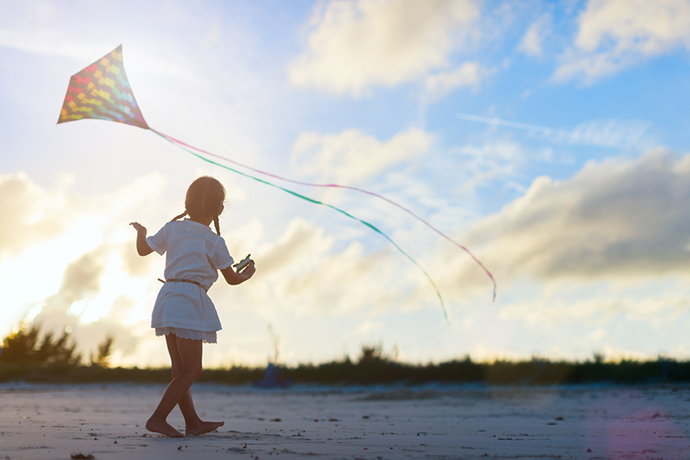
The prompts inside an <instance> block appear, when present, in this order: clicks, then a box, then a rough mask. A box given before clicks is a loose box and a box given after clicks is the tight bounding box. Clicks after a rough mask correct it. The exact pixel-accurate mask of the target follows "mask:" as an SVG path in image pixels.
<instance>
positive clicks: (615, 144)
mask: <svg viewBox="0 0 690 460" xmlns="http://www.w3.org/2000/svg"><path fill="white" fill-rule="evenodd" d="M456 117H457V118H459V119H461V120H467V121H474V122H477V123H484V124H487V125H493V126H501V127H506V128H513V129H519V130H522V131H529V132H531V133H534V134H535V135H538V136H541V137H543V138H544V139H546V140H548V141H549V142H557V143H561V144H582V145H594V146H600V147H611V148H616V149H626V150H638V151H640V150H646V149H649V148H651V147H653V146H655V145H658V142H657V140H656V137H655V135H654V133H653V132H652V130H651V127H652V125H651V124H650V123H648V122H644V121H639V120H617V119H613V120H589V121H586V122H583V123H580V124H579V125H577V126H575V127H574V128H572V129H556V128H550V127H548V126H539V125H533V124H528V123H521V122H515V121H509V120H502V119H500V118H490V117H483V116H479V115H471V114H466V113H459V114H457V115H456Z"/></svg>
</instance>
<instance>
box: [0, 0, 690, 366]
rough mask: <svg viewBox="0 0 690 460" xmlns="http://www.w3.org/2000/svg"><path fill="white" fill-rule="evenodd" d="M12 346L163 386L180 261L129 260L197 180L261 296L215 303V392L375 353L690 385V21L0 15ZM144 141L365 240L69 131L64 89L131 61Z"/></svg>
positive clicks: (173, 4) (255, 8)
mask: <svg viewBox="0 0 690 460" xmlns="http://www.w3.org/2000/svg"><path fill="white" fill-rule="evenodd" d="M0 11H2V14H0V215H2V216H3V224H2V225H0V293H1V295H2V310H3V314H2V315H0V335H1V336H2V337H4V336H6V335H7V334H9V333H10V332H11V331H13V330H17V328H18V327H20V326H21V325H22V324H24V325H29V324H33V323H36V324H39V325H41V327H42V328H43V330H44V331H48V330H52V331H55V332H57V333H60V332H62V331H65V330H66V331H69V332H71V334H72V337H73V338H74V340H75V341H76V342H77V343H78V345H79V349H80V351H81V352H82V353H83V354H84V356H85V357H88V356H89V354H90V353H92V352H93V351H94V350H95V349H96V347H97V346H98V344H99V343H101V342H102V341H103V340H104V338H105V337H106V336H107V335H108V334H111V335H113V336H114V337H115V342H114V345H113V346H114V349H115V351H114V354H113V356H112V358H111V363H112V364H113V365H118V366H140V367H142V366H164V365H166V364H168V357H167V352H166V350H165V344H164V340H163V339H162V338H160V337H156V336H155V334H154V332H153V330H152V329H151V328H150V316H151V310H152V307H153V303H154V301H155V297H156V294H157V292H158V290H159V289H160V283H159V282H158V281H157V278H159V277H161V276H162V273H163V269H164V264H165V259H164V257H160V256H158V255H156V254H152V255H150V256H147V257H144V258H142V257H139V256H138V255H137V254H136V251H135V246H134V241H135V232H134V231H133V230H132V228H131V227H129V226H128V224H129V223H130V222H132V221H138V222H140V223H142V224H143V225H144V226H146V227H147V228H148V229H149V234H153V233H155V232H156V231H157V230H158V229H159V228H160V227H162V226H163V225H164V224H165V223H166V222H167V221H169V220H170V219H172V218H173V217H174V216H176V215H177V214H179V213H180V212H182V211H183V210H184V194H185V192H186V189H187V187H188V185H189V184H190V183H191V182H192V180H194V179H195V178H196V177H199V176H202V175H211V176H214V177H216V178H218V179H219V180H220V181H221V182H222V183H223V184H224V186H225V187H226V189H227V191H228V196H227V200H226V209H225V211H224V212H223V215H222V216H221V219H220V223H221V232H222V236H223V237H224V238H225V240H226V242H227V244H228V248H229V250H230V253H231V254H232V255H233V257H235V259H237V260H239V259H241V258H243V257H244V256H245V255H247V254H249V253H251V255H252V258H253V259H254V260H255V261H256V267H257V273H256V275H255V276H254V278H253V279H251V280H250V281H249V282H247V283H245V284H242V285H240V286H228V285H226V284H224V283H221V282H218V283H216V284H215V285H214V286H213V287H212V288H211V289H210V291H209V294H210V296H211V298H212V299H213V301H214V303H215V305H216V308H217V310H218V313H219V316H220V319H221V322H222V324H223V329H222V330H221V331H220V332H219V333H218V343H217V344H213V345H206V346H205V348H204V363H205V365H206V366H209V367H228V366H232V365H239V364H242V365H264V364H265V363H266V362H267V361H268V360H269V359H273V358H274V357H275V356H274V343H273V342H272V336H271V333H270V330H272V331H273V332H274V333H275V337H277V340H278V342H277V350H278V353H279V354H278V361H279V362H281V363H284V364H290V365H294V364H297V363H320V362H325V361H330V360H337V359H342V358H343V357H345V356H350V357H351V358H353V359H356V358H357V356H358V355H359V351H360V349H361V347H362V345H377V344H380V345H381V346H382V348H383V351H384V353H386V354H387V355H389V356H391V357H394V358H396V359H399V360H402V361H406V362H413V363H427V362H440V361H446V360H451V359H464V357H465V356H468V355H469V356H470V357H471V358H472V359H473V360H477V361H492V360H495V359H530V358H534V357H538V358H548V359H559V360H560V359H565V360H586V359H591V357H592V356H593V354H595V353H599V354H601V355H603V356H604V358H605V359H609V360H618V359H623V358H630V359H656V358H657V357H659V356H663V357H668V358H676V359H689V358H690V337H689V336H688V333H687V331H688V330H690V283H689V282H690V213H688V210H687V203H688V202H689V200H688V198H690V155H688V153H689V148H690V119H689V118H688V117H687V107H688V102H690V84H689V83H688V78H687V75H688V73H689V71H690V59H689V58H690V54H689V52H688V51H689V50H690V1H687V0H563V1H560V2H550V1H536V0H534V1H532V0H506V1H495V2H494V1H492V2H481V1H475V0H438V1H436V0H426V1H423V2H421V1H416V0H331V1H301V0H297V1H291V2H283V1H269V0H266V1H260V2H257V1H249V0H247V1H240V0H234V1H201V0H200V1H195V2H183V1H172V0H171V1H147V2H135V1H119V2H115V1H99V2H94V1H26V2H14V1H9V0H0ZM119 45H122V46H123V57H124V66H125V69H126V72H127V76H128V78H129V82H130V84H131V86H132V89H133V92H134V95H135V96H136V98H137V102H138V103H139V106H140V107H141V109H142V113H143V115H144V117H145V119H146V121H147V122H148V124H149V125H150V126H151V127H153V128H155V129H157V130H159V131H161V132H163V133H166V134H169V135H171V136H174V137H175V138H177V139H181V140H183V141H185V142H187V143H189V144H192V145H194V146H197V147H199V148H202V149H205V150H207V151H210V152H213V153H215V154H218V155H222V156H225V157H227V158H230V159H233V160H235V161H239V162H242V163H244V164H247V165H249V166H251V167H253V168H256V169H261V170H265V171H269V172H271V173H273V174H277V175H280V176H284V177H288V178H291V179H293V180H297V181H302V182H315V183H338V184H346V185H350V186H353V187H358V188H362V189H366V190H369V191H371V192H375V193H379V194H382V195H384V196H385V197H387V198H388V199H391V200H394V201H396V202H397V203H400V204H401V205H403V206H406V207H408V208H410V209H411V210H412V211H413V212H415V213H416V214H418V215H419V216H420V217H422V218H423V219H425V220H427V221H428V222H429V223H431V224H432V225H433V226H435V227H436V228H438V229H439V230H440V231H442V232H444V233H445V234H447V235H449V236H450V237H451V238H452V239H454V240H455V241H457V242H458V243H460V244H462V245H464V246H466V247H468V248H469V249H470V250H471V251H472V253H473V254H474V255H475V256H476V257H477V258H478V259H479V260H481V261H482V263H483V264H484V265H485V266H486V267H487V268H488V269H489V270H490V271H491V272H492V273H493V275H494V277H495V279H496V282H497V286H498V288H497V297H496V300H495V301H492V285H491V281H490V279H489V278H488V277H487V276H486V274H485V273H484V272H483V271H482V269H481V268H480V267H479V266H478V265H477V264H476V263H475V262H474V261H473V260H472V259H471V258H470V257H469V256H468V255H467V254H466V253H465V252H463V251H462V250H460V249H459V248H458V247H456V246H454V245H453V244H451V243H450V242H448V241H447V240H445V239H443V238H441V237H440V236H439V235H438V234H436V233H434V232H433V231H432V230H431V229H429V228H428V227H426V226H425V225H423V224H422V223H421V222H420V221H418V220H416V219H414V218H413V217H412V216H410V215H409V214H407V213H405V212H403V211H401V210H400V209H398V208H396V207H394V206H391V205H389V204H387V203H386V202H384V201H382V200H377V199H375V198H373V197H370V196H367V195H363V194H360V193H356V192H353V191H348V190H332V189H317V188H309V187H303V186H297V185H292V184H285V183H278V181H275V182H276V183H277V184H278V185H282V186H286V187H287V188H289V189H291V190H294V191H296V192H298V193H301V194H304V195H306V196H309V197H311V198H314V199H317V200H321V201H324V202H326V203H328V204H331V205H333V206H337V207H339V208H342V209H344V210H346V211H347V212H349V213H351V214H353V215H355V216H357V217H358V218H360V219H363V220H366V221H368V222H371V223H372V224H373V225H375V226H376V227H378V228H379V229H381V230H382V231H383V232H385V233H386V234H387V235H389V236H390V237H391V238H392V239H393V240H394V241H395V242H396V243H397V244H398V245H399V246H400V247H401V248H403V249H404V250H405V251H406V252H407V253H408V254H410V256H412V257H413V258H414V259H415V260H417V261H418V262H419V264H420V265H421V266H422V267H423V268H424V269H425V270H426V271H427V272H428V273H429V275H430V277H431V278H432V279H433V280H434V282H435V283H436V285H437V286H438V288H439V290H440V292H441V294H442V296H443V299H444V301H445V306H446V310H447V314H448V321H446V320H445V318H444V314H443V310H442V308H441V305H440V303H439V300H438V298H437V297H436V294H435V293H434V290H433V288H432V286H431V284H430V283H429V282H428V280H427V279H426V278H425V277H424V274H423V273H422V272H421V271H420V270H419V268H417V267H416V266H415V265H414V264H413V263H412V262H411V261H410V260H409V259H407V258H405V257H404V256H403V255H402V254H401V253H399V252H398V251H397V250H396V249H395V248H394V247H393V246H392V245H391V244H390V243H389V242H388V241H387V240H386V239H385V238H383V237H382V236H381V235H379V234H377V233H375V232H373V231H371V229H369V228H367V227H366V226H364V225H362V224H361V223H359V222H356V221H354V220H351V219H348V218H347V217H345V216H343V215H342V214H339V213H337V212H335V211H333V210H332V209H330V208H327V207H323V206H316V205H314V204H311V203H308V202H306V201H303V200H299V199H297V198H295V197H294V196H292V195H290V194H288V193H284V192H282V191H280V190H278V189H275V188H271V187H268V186H266V185H262V184H260V183H258V182H256V181H253V180H251V179H247V178H245V177H242V176H240V175H237V174H234V173H233V172H231V171H227V170H224V169H222V168H219V167H217V166H213V165H210V164H208V163H205V162H203V161H201V160H199V159H198V158H195V157H193V156H192V155H190V154H189V153H186V152H185V151H183V150H181V149H178V148H176V147H175V146H174V145H172V144H170V143H168V142H166V141H165V140H164V139H162V138H160V137H158V136H156V135H155V134H154V133H153V132H151V131H147V130H144V129H140V128H137V127H133V126H127V125H122V124H116V123H112V122H106V121H101V120H81V121H77V122H71V123H66V124H60V125H57V124H56V122H57V119H58V116H59V112H60V108H61V106H62V102H63V99H64V96H65V93H66V90H67V83H68V82H69V77H70V76H71V75H73V74H75V73H77V72H78V71H80V70H81V69H83V68H84V67H86V66H87V65H89V64H90V63H92V62H94V61H96V60H97V59H99V58H100V57H101V56H104V55H105V54H107V53H109V52H110V51H112V50H113V49H115V48H116V47H117V46H119Z"/></svg>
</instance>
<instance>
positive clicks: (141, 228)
mask: <svg viewBox="0 0 690 460" xmlns="http://www.w3.org/2000/svg"><path fill="white" fill-rule="evenodd" d="M129 225H131V226H132V227H134V230H136V231H137V233H141V232H144V233H146V227H144V226H143V225H141V224H140V223H139V222H130V223H129Z"/></svg>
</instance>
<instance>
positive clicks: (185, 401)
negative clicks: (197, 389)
mask: <svg viewBox="0 0 690 460" xmlns="http://www.w3.org/2000/svg"><path fill="white" fill-rule="evenodd" d="M165 338H166V341H167V344H168V352H169V353H170V359H171V360H172V377H173V379H174V378H175V377H177V376H178V375H179V374H180V372H182V358H181V356H180V352H179V350H178V346H177V342H178V340H185V339H180V338H179V337H176V336H175V335H174V334H169V335H166V336H165ZM177 404H178V405H179V406H180V411H182V416H183V417H184V421H185V427H186V429H185V433H186V434H187V435H200V434H203V433H208V432H210V431H213V430H215V429H217V428H219V427H221V426H223V425H224V424H225V422H204V421H203V420H201V419H200V418H199V416H198V415H197V413H196V409H195V408H194V401H193V400H192V390H191V389H189V390H187V392H186V393H185V395H184V396H183V397H182V399H181V400H180V402H179V403H177Z"/></svg>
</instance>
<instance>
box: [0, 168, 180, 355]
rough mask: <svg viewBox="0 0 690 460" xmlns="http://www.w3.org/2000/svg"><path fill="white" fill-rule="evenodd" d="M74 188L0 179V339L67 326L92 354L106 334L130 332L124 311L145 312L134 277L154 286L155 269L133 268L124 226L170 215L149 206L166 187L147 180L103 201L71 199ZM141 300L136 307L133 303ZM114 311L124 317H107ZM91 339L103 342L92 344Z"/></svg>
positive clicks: (16, 177) (20, 177)
mask: <svg viewBox="0 0 690 460" xmlns="http://www.w3.org/2000/svg"><path fill="white" fill-rule="evenodd" d="M71 184H72V181H71V180H69V178H63V179H62V180H61V181H60V183H58V185H56V186H55V187H52V188H46V187H43V186H41V185H39V184H37V183H35V182H34V181H32V180H31V179H30V178H29V177H28V176H26V175H25V174H23V173H16V174H9V175H3V176H0V212H2V213H3V216H4V217H5V218H6V220H7V222H10V223H11V224H12V225H6V226H3V228H2V229H0V291H2V292H3V306H4V313H5V314H4V315H3V318H2V320H0V333H6V332H7V331H9V330H10V329H11V328H12V327H16V326H17V324H18V323H19V322H20V321H22V320H26V321H37V322H39V323H41V324H44V325H46V327H47V328H48V327H49V328H50V329H53V330H56V331H58V332H59V331H60V330H61V329H62V328H64V327H66V326H69V327H70V328H72V329H73V330H74V333H75V338H76V339H77V342H79V343H80V344H82V345H83V347H89V346H91V345H95V343H96V342H97V341H101V340H103V337H104V335H105V332H103V331H105V330H106V329H107V330H112V331H115V330H120V329H122V330H124V329H127V327H126V326H125V323H126V322H127V321H128V319H127V318H128V315H123V312H124V311H128V310H129V309H131V308H136V309H141V308H148V305H144V303H145V302H146V301H147V299H146V298H144V296H143V295H142V294H143V293H144V292H143V290H142V289H141V288H140V287H137V283H139V284H141V283H140V281H138V280H137V279H136V278H132V277H133V276H134V277H143V276H147V277H151V279H155V277H154V276H153V274H152V273H151V269H152V268H153V267H152V266H150V265H148V264H146V263H144V264H141V263H137V262H135V261H133V260H132V257H131V255H133V254H135V250H134V245H133V232H132V230H131V229H129V228H127V224H128V223H129V222H130V221H131V220H132V217H133V216H135V215H139V216H140V215H149V216H156V217H157V214H158V213H161V212H162V213H164V214H166V215H167V212H168V210H167V208H166V207H165V206H156V205H153V204H152V202H151V201H150V200H153V201H154V202H155V200H156V198H158V195H159V194H160V193H162V192H163V190H164V186H165V180H164V179H163V178H162V177H161V176H159V175H158V174H150V175H148V176H145V177H141V178H139V179H136V180H134V181H133V182H132V183H130V184H128V185H126V186H124V187H121V188H120V189H118V190H115V191H113V192H111V193H105V194H100V195H80V194H77V193H74V192H73V191H72V190H71V188H70V187H71ZM161 208H162V209H161ZM171 214H172V212H171ZM125 243H126V245H127V249H129V251H127V250H126V249H123V247H124V245H125ZM37 273H38V274H39V278H37ZM132 293H134V294H132ZM137 297H140V298H139V299H138V300H137V302H138V303H137V302H134V301H133V300H132V298H137ZM142 302H143V303H142ZM132 305H134V307H132ZM115 307H117V308H119V309H120V310H119V311H118V312H117V314H115V313H113V314H114V315H115V316H109V315H110V314H111V312H112V310H113V308H115ZM94 331H100V332H103V334H100V332H99V336H98V337H95V336H94V335H93V334H94V333H95V332H94ZM121 334H124V333H121ZM125 336H126V334H124V335H122V337H125ZM80 351H83V352H85V353H87V352H88V348H83V349H81V350H80Z"/></svg>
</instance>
